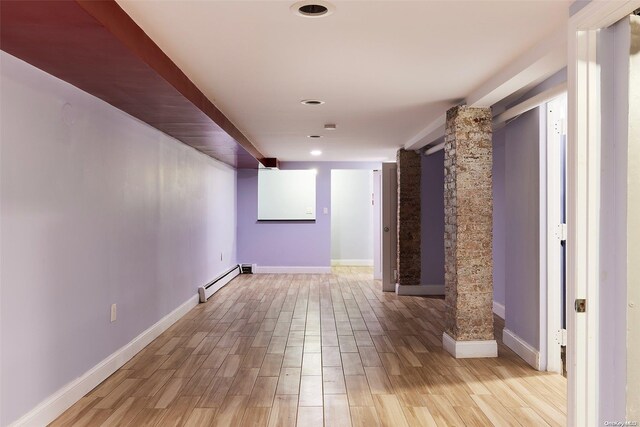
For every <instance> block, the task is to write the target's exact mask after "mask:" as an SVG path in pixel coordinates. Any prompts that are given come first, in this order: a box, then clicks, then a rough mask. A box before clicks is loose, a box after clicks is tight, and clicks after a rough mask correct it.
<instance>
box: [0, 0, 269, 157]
mask: <svg viewBox="0 0 640 427" xmlns="http://www.w3.org/2000/svg"><path fill="white" fill-rule="evenodd" d="M0 49H2V50H4V51H5V52H7V53H9V54H11V55H13V56H16V57H18V58H20V59H22V60H24V61H26V62H28V63H30V64H32V65H34V66H35V67H37V68H40V69H42V70H44V71H46V72H47V73H49V74H52V75H54V76H56V77H58V78H60V79H62V80H64V81H66V82H68V83H70V84H72V85H74V86H76V87H78V88H80V89H82V90H84V91H86V92H88V93H90V94H92V95H94V96H96V97H98V98H100V99H102V100H104V101H106V102H108V103H109V104H111V105H113V106H114V107H116V108H119V109H121V110H123V111H125V112H127V113H129V114H130V115H132V116H134V117H137V118H138V119H140V120H142V121H144V122H146V123H148V124H149V125H151V126H153V127H155V128H157V129H159V130H161V131H163V132H165V133H166V134H168V135H171V136H173V137H174V138H176V139H178V140H180V141H182V142H184V143H185V144H188V145H190V146H192V147H194V148H196V149H198V150H200V151H202V152H203V153H206V154H208V155H209V156H211V157H214V158H216V159H218V160H220V161H223V162H225V163H228V164H230V165H233V166H236V167H256V166H257V162H256V159H257V160H258V161H260V162H264V161H265V158H264V156H263V155H262V154H261V153H260V151H258V149H257V148H256V147H255V146H254V145H253V144H252V143H251V141H249V139H247V137H246V136H245V135H243V134H242V132H240V130H238V129H237V128H236V127H235V126H234V125H233V123H231V121H229V119H227V117H226V116H225V115H224V114H223V113H222V112H221V111H220V110H218V109H217V108H216V107H215V105H213V103H211V101H209V99H208V98H207V97H206V96H205V95H204V94H203V93H202V92H201V91H200V90H199V89H198V88H197V87H196V86H195V85H194V84H193V83H192V82H191V81H190V80H189V78H188V77H187V76H186V75H185V74H184V73H183V72H182V71H181V70H180V69H179V68H178V67H177V66H176V65H175V64H174V63H173V61H171V59H169V57H168V56H167V55H165V54H164V52H162V50H161V49H160V48H159V47H158V46H157V45H156V44H155V43H154V42H153V40H151V39H150V38H149V37H148V36H147V35H146V34H145V33H144V31H142V29H141V28H140V27H139V26H138V25H137V24H136V23H135V22H134V21H133V20H132V19H131V18H130V17H129V15H127V14H126V13H125V12H124V11H123V10H122V9H121V8H120V6H118V4H117V3H116V2H115V1H113V0H98V1H96V0H77V1H73V0H67V1H14V0H9V1H5V0H2V1H0Z"/></svg>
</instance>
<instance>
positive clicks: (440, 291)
mask: <svg viewBox="0 0 640 427" xmlns="http://www.w3.org/2000/svg"><path fill="white" fill-rule="evenodd" d="M396 294H398V295H411V296H422V295H444V285H401V284H399V283H396Z"/></svg>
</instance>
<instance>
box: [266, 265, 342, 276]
mask: <svg viewBox="0 0 640 427" xmlns="http://www.w3.org/2000/svg"><path fill="white" fill-rule="evenodd" d="M254 273H257V274H264V273H270V274H330V273H331V267H298V266H293V267H283V266H280V267H268V266H263V265H257V266H256V268H255V270H254Z"/></svg>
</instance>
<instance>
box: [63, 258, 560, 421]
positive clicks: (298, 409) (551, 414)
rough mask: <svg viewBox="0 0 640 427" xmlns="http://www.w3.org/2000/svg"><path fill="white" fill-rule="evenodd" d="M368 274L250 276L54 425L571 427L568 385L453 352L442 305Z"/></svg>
mask: <svg viewBox="0 0 640 427" xmlns="http://www.w3.org/2000/svg"><path fill="white" fill-rule="evenodd" d="M371 277H372V274H371V270H370V269H368V268H357V267H353V268H350V267H340V268H336V269H334V274H331V275H306V274H280V275H275V274H274V275H270V274H264V275H241V276H239V277H237V278H236V279H234V280H233V281H232V282H231V283H230V284H229V285H227V286H226V287H225V288H223V289H222V290H220V291H219V292H218V293H217V294H215V295H214V296H213V297H212V298H211V299H210V300H209V301H208V302H207V303H206V304H200V305H199V306H197V307H196V308H194V309H193V310H192V311H191V312H189V313H188V314H187V315H186V316H185V317H184V318H182V319H181V320H179V321H178V322H177V323H175V324H174V325H173V326H172V327H171V328H170V329H169V330H167V331H166V332H165V333H164V334H162V335H161V336H160V337H158V338H157V339H156V340H155V341H153V342H152V343H151V344H150V345H149V346H147V347H146V348H145V349H144V350H142V351H141V352H140V353H138V354H137V355H136V356H135V357H134V358H133V359H131V360H130V361H129V362H128V363H127V364H126V365H124V366H123V367H122V368H121V369H119V370H118V371H117V372H115V373H114V374H113V375H112V376H111V377H109V378H108V379H107V380H105V381H104V382H103V383H102V384H101V385H99V386H98V387H96V388H95V389H94V390H93V391H91V392H90V393H89V394H87V395H86V396H85V397H83V398H82V399H81V400H80V401H79V402H77V403H76V404H75V405H74V406H72V407H71V408H70V409H69V410H67V411H66V412H65V413H64V414H62V415H61V416H60V417H59V418H58V419H57V420H56V421H54V422H53V423H52V424H51V425H53V426H115V425H118V426H125V425H126V426H136V427H137V426H183V425H184V426H209V425H211V426H278V427H280V426H283V427H284V426H302V427H313V426H322V425H323V424H324V425H325V426H354V427H355V426H361V427H370V426H396V427H403V426H447V427H449V426H491V425H495V426H547V425H550V426H564V425H565V423H566V396H565V393H566V380H565V379H564V378H563V377H562V376H561V375H556V374H549V373H542V372H537V371H535V370H533V369H532V368H530V367H529V366H528V365H527V364H526V363H525V362H524V361H522V360H521V359H520V358H519V357H518V356H517V355H515V354H514V353H513V352H512V351H511V350H509V349H508V348H507V347H505V346H504V345H502V342H501V341H500V335H501V331H502V327H503V324H502V321H501V319H499V318H496V332H500V333H497V334H496V337H497V339H498V342H499V357H498V358H495V359H465V360H456V359H454V358H452V357H451V356H449V355H448V353H446V352H445V351H443V350H442V332H443V318H444V312H443V310H444V300H443V299H439V298H427V297H399V296H397V295H395V294H393V293H383V292H381V291H380V288H381V285H380V282H376V281H373V280H372V279H371Z"/></svg>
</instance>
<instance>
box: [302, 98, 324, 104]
mask: <svg viewBox="0 0 640 427" xmlns="http://www.w3.org/2000/svg"><path fill="white" fill-rule="evenodd" d="M300 103H301V104H304V105H322V104H324V101H320V100H319V99H303V100H302V101H300Z"/></svg>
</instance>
